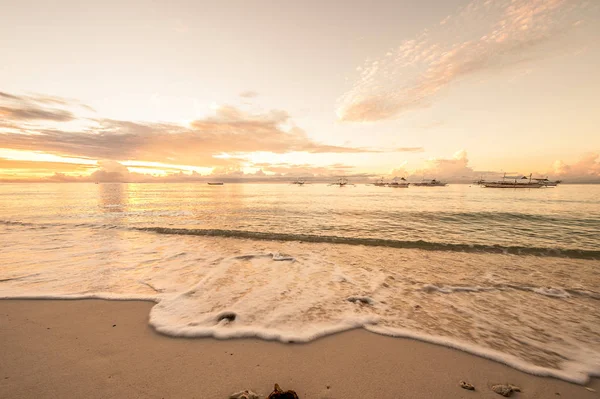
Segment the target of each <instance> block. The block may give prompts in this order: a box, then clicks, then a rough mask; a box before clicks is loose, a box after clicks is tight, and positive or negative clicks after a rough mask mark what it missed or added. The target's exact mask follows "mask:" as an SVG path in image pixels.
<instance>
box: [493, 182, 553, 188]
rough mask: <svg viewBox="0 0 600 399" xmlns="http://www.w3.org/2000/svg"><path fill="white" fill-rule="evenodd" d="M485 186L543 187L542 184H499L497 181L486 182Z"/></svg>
mask: <svg viewBox="0 0 600 399" xmlns="http://www.w3.org/2000/svg"><path fill="white" fill-rule="evenodd" d="M483 187H486V188H540V187H543V185H542V184H518V183H517V184H497V183H487V184H484V185H483Z"/></svg>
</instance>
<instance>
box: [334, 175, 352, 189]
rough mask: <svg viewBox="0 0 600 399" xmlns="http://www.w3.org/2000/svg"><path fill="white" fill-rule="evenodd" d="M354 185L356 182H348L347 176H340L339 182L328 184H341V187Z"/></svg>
mask: <svg viewBox="0 0 600 399" xmlns="http://www.w3.org/2000/svg"><path fill="white" fill-rule="evenodd" d="M353 185H354V184H351V183H348V179H346V178H345V177H340V178H339V179H338V180H337V182H335V183H331V184H328V186H339V187H346V186H353Z"/></svg>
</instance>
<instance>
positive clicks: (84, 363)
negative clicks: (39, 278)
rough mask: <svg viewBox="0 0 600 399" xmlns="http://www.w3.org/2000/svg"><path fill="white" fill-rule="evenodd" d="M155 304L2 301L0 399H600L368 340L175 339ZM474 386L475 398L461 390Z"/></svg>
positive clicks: (466, 358) (464, 357)
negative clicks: (501, 386) (290, 396)
mask: <svg viewBox="0 0 600 399" xmlns="http://www.w3.org/2000/svg"><path fill="white" fill-rule="evenodd" d="M152 306H153V304H152V303H148V302H133V301H132V302H120V301H102V300H73V301H66V300H65V301H54V300H0V353H1V356H0V398H202V399H204V398H228V397H229V395H230V394H231V393H233V392H236V391H240V390H243V389H251V390H253V391H255V392H257V393H259V394H261V395H262V397H266V396H268V394H269V393H270V392H271V390H272V388H273V384H274V383H275V382H277V383H279V384H280V385H281V386H282V388H284V389H294V390H296V392H297V393H298V395H299V397H300V398H302V399H303V398H323V399H324V398H328V399H332V398H345V399H353V398H357V399H359V398H360V399H366V398H378V399H386V398H390V399H392V398H393V399H395V398H410V399H421V398H423V399H425V398H427V399H436V398H440V399H441V398H444V399H447V398H501V397H502V396H500V395H498V394H496V393H494V392H492V391H491V390H490V386H491V385H494V384H498V383H511V384H514V385H518V386H520V387H521V389H522V391H523V392H521V393H515V394H513V396H512V397H514V398H540V399H541V398H544V399H548V398H569V399H576V398H600V380H598V379H595V380H592V381H591V382H590V383H589V384H588V385H587V386H588V387H590V388H592V389H594V390H595V391H596V392H592V391H589V390H587V389H586V388H585V387H583V386H580V385H575V384H570V383H566V382H563V381H559V380H556V379H551V378H542V377H536V376H532V375H528V374H525V373H522V372H519V371H517V370H514V369H512V368H510V367H507V366H504V365H502V364H499V363H496V362H493V361H490V360H487V359H482V358H479V357H476V356H473V355H470V354H467V353H464V352H461V351H458V350H454V349H449V348H445V347H441V346H436V345H432V344H428V343H423V342H419V341H414V340H409V339H399V338H390V337H384V336H379V335H376V334H372V333H369V332H366V331H364V330H354V331H348V332H344V333H341V334H336V335H333V336H328V337H325V338H322V339H319V340H316V341H314V342H311V343H308V344H281V343H279V342H265V341H261V340H256V339H238V340H225V341H221V340H216V339H185V338H171V337H166V336H162V335H160V334H157V333H156V332H155V331H154V330H153V329H152V328H151V327H150V326H148V323H147V322H148V314H149V311H150V308H151V307H152ZM460 380H465V381H467V382H469V383H471V384H473V385H474V386H475V388H476V390H475V391H466V390H464V389H462V388H460V387H459V381H460Z"/></svg>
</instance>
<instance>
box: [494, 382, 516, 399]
mask: <svg viewBox="0 0 600 399" xmlns="http://www.w3.org/2000/svg"><path fill="white" fill-rule="evenodd" d="M492 391H494V392H496V393H497V394H498V395H502V396H504V397H507V398H508V397H509V396H511V395H512V394H513V392H521V388H519V387H518V386H516V385H510V384H498V385H493V386H492Z"/></svg>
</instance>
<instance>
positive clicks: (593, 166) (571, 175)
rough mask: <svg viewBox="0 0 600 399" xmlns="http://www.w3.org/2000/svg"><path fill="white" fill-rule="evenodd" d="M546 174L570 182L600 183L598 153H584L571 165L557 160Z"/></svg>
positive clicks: (599, 156) (599, 154)
mask: <svg viewBox="0 0 600 399" xmlns="http://www.w3.org/2000/svg"><path fill="white" fill-rule="evenodd" d="M547 174H548V175H550V176H552V175H554V176H556V177H558V178H560V179H564V180H566V181H568V182H570V183H600V153H597V152H595V153H594V152H591V153H587V154H584V155H583V156H582V157H581V158H580V159H579V160H578V161H577V162H575V163H573V164H571V165H568V164H567V163H565V162H564V161H562V160H557V161H555V162H554V165H553V166H552V169H551V170H550V171H549V172H548V173H547Z"/></svg>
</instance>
